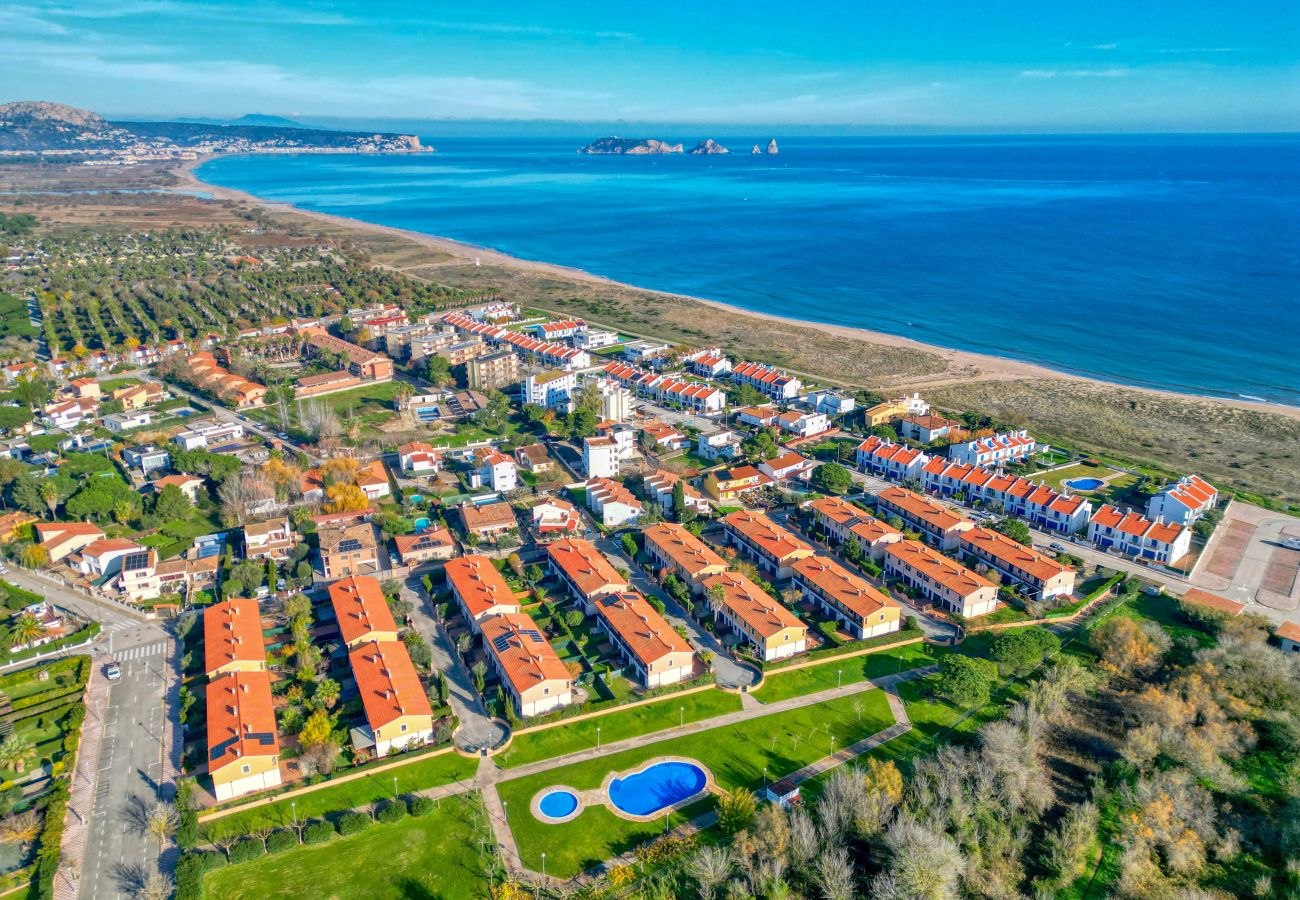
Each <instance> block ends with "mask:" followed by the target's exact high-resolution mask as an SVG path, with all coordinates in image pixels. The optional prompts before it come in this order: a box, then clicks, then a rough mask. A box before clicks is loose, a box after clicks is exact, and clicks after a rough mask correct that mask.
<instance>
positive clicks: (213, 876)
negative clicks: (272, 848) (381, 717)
mask: <svg viewBox="0 0 1300 900" xmlns="http://www.w3.org/2000/svg"><path fill="white" fill-rule="evenodd" d="M476 814H477V816H476ZM476 819H477V821H476ZM485 828H486V816H485V814H484V813H483V812H482V808H481V805H480V804H479V802H478V795H477V794H473V795H467V796H464V797H457V798H448V799H445V800H443V801H442V802H441V803H440V804H439V806H438V807H437V808H436V809H435V810H434V811H433V812H432V813H430V814H429V815H427V816H423V817H421V818H418V819H416V818H407V819H403V820H402V821H401V822H397V823H396V824H392V825H383V824H376V825H371V826H370V827H369V828H367V829H366V830H365V831H363V832H361V833H360V834H355V835H351V836H349V837H336V838H334V839H333V840H330V841H328V842H326V843H324V844H316V845H313V846H300V847H297V848H295V849H292V850H287V851H285V852H283V853H276V854H270V855H267V856H262V857H259V858H258V859H255V860H253V861H252V862H247V863H240V864H238V865H233V866H225V867H223V868H220V869H217V870H216V871H214V872H211V873H209V874H208V876H207V878H206V879H205V881H204V888H205V893H206V895H207V897H208V898H210V900H261V898H263V897H321V898H327V897H328V898H337V900H348V898H364V900H389V898H391V900H398V898H412V897H414V898H434V897H445V898H453V897H479V896H483V894H484V887H485V884H486V882H487V877H486V869H485V860H486V857H485V856H484V855H483V852H482V845H483V841H484V840H485V839H486V840H488V841H489V842H490V837H485V832H484V829H485Z"/></svg>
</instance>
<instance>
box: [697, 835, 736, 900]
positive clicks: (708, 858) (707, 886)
mask: <svg viewBox="0 0 1300 900" xmlns="http://www.w3.org/2000/svg"><path fill="white" fill-rule="evenodd" d="M687 869H688V870H689V871H690V873H691V875H692V876H693V877H694V878H695V887H696V889H697V890H698V891H699V892H700V896H701V897H703V898H704V900H713V897H714V895H715V894H716V893H717V890H718V887H719V885H721V884H722V883H723V882H724V881H726V880H727V876H728V875H730V874H731V854H730V853H728V852H727V849H726V848H725V847H704V848H702V849H701V850H700V851H699V852H698V853H696V854H695V856H693V857H692V858H691V861H690V863H689V865H688V866H687Z"/></svg>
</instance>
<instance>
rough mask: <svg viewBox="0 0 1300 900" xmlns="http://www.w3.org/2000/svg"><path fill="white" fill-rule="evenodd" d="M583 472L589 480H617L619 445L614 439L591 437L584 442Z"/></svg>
mask: <svg viewBox="0 0 1300 900" xmlns="http://www.w3.org/2000/svg"><path fill="white" fill-rule="evenodd" d="M582 470H583V471H584V472H586V473H587V477H588V478H617V477H618V472H619V453H618V444H617V443H616V442H615V441H614V439H613V438H612V437H589V438H584V439H583V441H582Z"/></svg>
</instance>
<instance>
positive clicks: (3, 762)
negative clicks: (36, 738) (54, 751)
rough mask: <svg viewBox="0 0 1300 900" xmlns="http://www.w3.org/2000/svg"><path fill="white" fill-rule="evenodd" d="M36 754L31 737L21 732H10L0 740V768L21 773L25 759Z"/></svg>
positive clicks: (24, 765) (25, 764)
mask: <svg viewBox="0 0 1300 900" xmlns="http://www.w3.org/2000/svg"><path fill="white" fill-rule="evenodd" d="M35 755H36V746H35V745H34V744H33V743H32V739H31V738H29V737H27V736H26V735H22V734H12V735H10V736H9V737H7V738H5V739H4V741H3V742H0V769H12V770H13V771H14V772H17V773H19V774H22V771H23V769H25V768H27V761H28V760H29V759H31V758H32V757H33V756H35Z"/></svg>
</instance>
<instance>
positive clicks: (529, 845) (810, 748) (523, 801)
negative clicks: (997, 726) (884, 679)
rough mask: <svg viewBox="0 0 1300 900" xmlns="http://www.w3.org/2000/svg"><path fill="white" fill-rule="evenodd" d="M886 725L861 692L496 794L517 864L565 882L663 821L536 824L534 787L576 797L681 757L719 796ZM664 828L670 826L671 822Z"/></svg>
mask: <svg viewBox="0 0 1300 900" xmlns="http://www.w3.org/2000/svg"><path fill="white" fill-rule="evenodd" d="M855 704H856V705H858V706H859V707H860V715H859V711H858V710H855V708H854V707H855ZM892 723H893V715H892V714H891V713H890V711H889V704H888V702H887V701H886V699H885V694H884V692H882V691H868V692H866V693H862V694H858V695H856V696H851V697H842V698H839V699H837V700H831V701H828V702H826V703H819V704H816V705H815V706H807V707H803V708H801V709H796V710H790V711H788V712H783V713H774V714H772V715H770V716H760V717H758V718H755V719H749V720H747V721H744V722H741V723H738V724H735V725H729V726H726V727H723V728H716V729H712V730H710V731H705V732H701V733H699V734H694V735H690V736H687V737H680V738H672V739H670V740H666V741H658V742H656V743H653V744H648V745H646V746H644V747H638V748H636V749H634V750H626V751H624V752H622V753H617V754H614V755H612V756H606V757H602V758H600V759H594V760H590V761H588V762H582V763H575V764H573V765H570V766H565V767H563V768H560V769H553V770H551V771H548V772H542V773H539V774H537V775H531V776H529V777H527V778H521V779H518V780H516V781H508V782H504V783H502V784H501V785H500V786H499V788H498V791H499V793H500V795H501V799H502V800H503V801H504V802H506V803H507V804H508V807H507V808H508V815H509V818H510V827H511V829H512V830H513V832H514V835H515V841H516V843H518V845H519V852H520V855H521V856H522V858H523V860H524V863H525V864H526V865H528V866H529V867H530V868H533V869H540V868H541V854H542V853H543V852H545V853H546V871H547V872H548V873H550V874H552V875H557V876H560V877H565V878H567V877H569V876H571V875H575V874H577V873H578V872H580V871H583V870H584V869H586V868H589V867H590V866H591V865H593V864H595V863H596V862H599V861H601V860H605V859H609V858H610V857H612V856H615V855H617V854H619V853H622V852H624V851H625V850H628V849H630V848H631V847H634V846H636V845H637V844H638V843H640V842H642V841H643V840H645V839H646V838H648V837H650V836H653V835H655V834H659V833H661V832H662V829H663V827H664V826H663V822H662V821H658V822H653V823H637V822H630V821H628V820H626V819H622V818H619V817H618V816H615V815H613V814H612V813H610V812H609V811H608V809H606V808H604V807H599V808H594V807H592V808H588V809H587V810H586V811H584V812H583V813H581V814H580V815H579V816H578V817H577V818H575V819H573V820H572V821H570V822H566V823H564V824H560V825H552V824H547V823H543V822H541V821H539V820H538V819H537V818H536V817H534V816H533V814H532V811H531V809H530V808H529V804H530V802H531V800H532V798H533V795H534V794H536V793H537V792H538V791H539V790H541V789H542V788H545V787H547V786H549V785H552V784H565V785H569V786H570V787H574V788H577V789H579V790H586V789H591V788H596V787H599V786H600V783H601V781H602V780H603V779H604V777H605V775H606V774H608V773H610V772H622V771H627V770H629V769H633V768H635V767H636V766H638V765H640V764H641V763H643V762H645V761H646V760H648V759H650V758H652V757H656V756H684V757H689V758H691V759H697V760H699V761H700V762H701V763H703V764H704V765H705V766H707V767H708V768H709V769H710V770H712V772H713V775H714V777H715V779H716V780H717V783H718V786H719V787H721V788H723V789H730V788H733V787H737V786H744V787H749V788H753V789H757V788H759V787H760V786H761V785H762V782H763V770H764V768H766V769H767V776H768V778H769V779H775V778H780V777H782V776H784V775H788V774H790V773H791V772H793V771H795V770H796V769H798V768H800V767H801V766H804V765H807V764H808V763H810V762H812V761H814V760H817V759H820V758H821V757H823V756H825V755H826V754H827V753H829V752H830V751H831V747H832V738H834V745H833V746H835V747H837V748H842V747H844V746H846V745H848V744H851V743H853V742H855V741H858V740H861V739H862V738H864V737H867V736H868V735H872V734H875V733H876V732H877V731H880V730H881V729H883V728H887V727H888V726H889V725H890V724H892ZM710 802H711V801H708V800H706V801H702V802H701V803H700V804H695V807H696V808H694V809H691V808H688V809H687V810H684V811H683V813H684V815H681V816H679V818H680V819H681V820H683V821H684V820H686V819H688V818H690V817H692V816H695V815H699V814H700V813H702V812H703V811H705V810H707V809H708V808H709V803H710ZM668 824H669V827H672V825H673V824H674V823H673V820H672V819H671V817H670V821H669V823H668Z"/></svg>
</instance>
